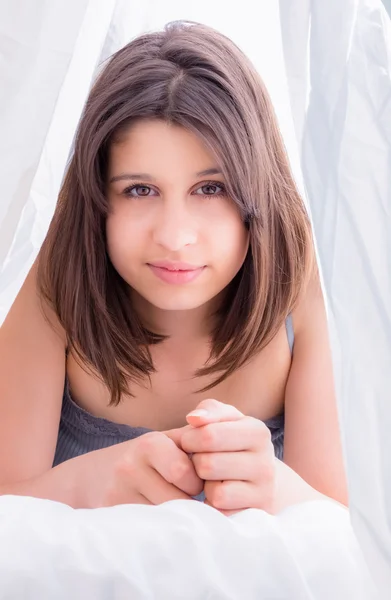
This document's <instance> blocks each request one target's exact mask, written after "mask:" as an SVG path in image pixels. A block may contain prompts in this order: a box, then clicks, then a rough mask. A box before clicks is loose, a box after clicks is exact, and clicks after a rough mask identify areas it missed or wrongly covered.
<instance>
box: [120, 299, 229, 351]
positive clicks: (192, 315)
mask: <svg viewBox="0 0 391 600" xmlns="http://www.w3.org/2000/svg"><path fill="white" fill-rule="evenodd" d="M220 302H221V298H220V297H217V298H213V299H212V300H211V301H210V302H208V303H207V304H204V305H202V306H199V307H197V308H194V309H191V310H162V309H160V308H157V307H156V306H153V305H152V304H150V303H149V302H148V301H147V300H145V299H144V298H142V297H141V296H140V295H139V294H137V292H134V291H133V292H132V305H133V307H134V309H135V310H136V312H137V314H138V316H139V318H140V319H141V322H142V324H143V325H144V327H146V328H147V329H148V330H149V331H152V332H153V333H157V334H159V335H165V336H169V337H170V338H175V339H177V340H180V339H181V338H184V339H189V338H195V339H197V338H200V339H201V338H202V339H206V338H209V337H210V336H211V333H212V331H213V328H214V325H215V320H216V316H215V313H216V310H217V308H218V306H219V304H220Z"/></svg>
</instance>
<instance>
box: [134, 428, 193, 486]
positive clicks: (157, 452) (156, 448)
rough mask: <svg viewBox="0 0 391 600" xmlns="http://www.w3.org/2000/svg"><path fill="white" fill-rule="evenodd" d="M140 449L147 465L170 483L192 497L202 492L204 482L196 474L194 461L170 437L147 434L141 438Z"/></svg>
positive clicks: (156, 433) (159, 434) (160, 434)
mask: <svg viewBox="0 0 391 600" xmlns="http://www.w3.org/2000/svg"><path fill="white" fill-rule="evenodd" d="M139 448H140V452H141V453H142V454H144V456H145V459H146V460H147V463H148V464H149V465H150V466H151V467H153V468H154V469H155V470H156V471H157V472H158V473H159V474H160V475H161V476H162V477H163V479H165V480H166V481H167V482H168V483H172V484H173V485H175V486H176V487H177V488H179V489H180V490H182V491H183V492H185V493H186V494H189V495H190V496H196V495H197V494H199V493H200V492H201V491H202V489H203V482H202V481H201V480H200V478H199V477H198V475H197V473H196V472H195V469H194V465H193V463H192V461H191V460H190V458H189V457H188V455H187V454H186V452H183V450H180V449H179V448H178V447H177V446H176V444H175V442H173V440H171V439H170V438H169V437H168V436H166V435H165V434H163V433H159V432H155V433H147V434H145V435H144V436H143V437H142V439H141V438H140V442H139Z"/></svg>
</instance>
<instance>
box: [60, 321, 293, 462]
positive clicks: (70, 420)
mask: <svg viewBox="0 0 391 600" xmlns="http://www.w3.org/2000/svg"><path fill="white" fill-rule="evenodd" d="M286 330H287V336H288V342H289V346H290V348H291V352H292V351H293V343H294V333H293V325H292V319H291V316H289V317H288V318H287V320H286ZM265 425H267V427H268V428H269V429H270V432H271V436H272V442H273V445H274V451H275V455H276V457H277V458H280V459H282V457H283V448H284V414H283V413H282V414H281V415H278V416H276V417H273V418H272V419H268V420H267V421H265ZM149 431H151V430H150V429H146V428H145V427H131V426H130V425H121V424H118V423H113V422H112V421H108V420H107V419H103V418H101V417H95V416H93V415H91V414H90V413H88V412H87V411H85V410H84V409H83V408H81V407H80V406H78V405H77V404H76V403H75V402H74V401H73V399H72V397H71V394H70V390H69V385H68V382H67V381H66V382H65V387H64V395H63V402H62V410H61V420H60V427H59V432H58V439H57V447H56V453H55V457H54V462H53V466H56V465H59V464H60V463H62V462H64V461H66V460H68V459H70V458H74V457H76V456H80V455H81V454H86V453H87V452H91V451H92V450H99V449H101V448H107V447H108V446H113V445H114V444H119V443H120V442H126V441H128V440H132V439H134V438H137V437H139V436H140V435H143V434H144V433H147V432H149Z"/></svg>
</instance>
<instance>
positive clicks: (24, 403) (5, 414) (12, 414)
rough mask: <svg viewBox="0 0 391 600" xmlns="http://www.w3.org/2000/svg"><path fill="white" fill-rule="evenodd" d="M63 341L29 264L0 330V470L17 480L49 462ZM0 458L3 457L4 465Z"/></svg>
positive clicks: (62, 370) (58, 408)
mask: <svg viewBox="0 0 391 600" xmlns="http://www.w3.org/2000/svg"><path fill="white" fill-rule="evenodd" d="M65 340H66V336H65V332H64V331H63V330H62V329H61V326H60V324H59V322H58V320H57V318H56V316H55V314H54V312H53V311H52V310H51V309H50V307H49V306H48V305H47V304H46V303H45V302H44V301H42V299H41V297H40V294H39V292H38V287H37V272H36V264H34V265H33V267H32V269H31V270H30V272H29V274H28V276H27V278H26V280H25V282H24V284H23V286H22V288H21V289H20V291H19V293H18V295H17V297H16V299H15V301H14V303H13V304H12V306H11V309H10V311H9V313H8V315H7V316H6V319H5V321H4V323H3V325H2V327H1V329H0V473H2V472H3V470H4V472H8V473H9V472H10V471H11V472H12V476H13V477H15V479H16V480H18V479H28V478H30V477H33V476H35V475H37V474H39V472H41V471H42V472H43V471H44V470H45V469H46V468H50V466H51V461H52V459H53V455H54V448H55V443H56V438H57V431H58V423H59V418H60V412H61V402H62V392H63V388H64V379H65ZM21 446H24V447H25V448H26V449H25V451H23V450H21V448H20V447H21ZM31 448H34V452H31ZM1 457H8V458H7V459H5V458H4V460H7V461H8V462H7V464H2V461H1ZM9 457H13V458H9ZM18 457H19V458H18ZM20 457H23V458H22V459H21V458H20ZM10 460H11V462H12V461H14V464H10V462H9V461H10ZM3 467H4V469H3Z"/></svg>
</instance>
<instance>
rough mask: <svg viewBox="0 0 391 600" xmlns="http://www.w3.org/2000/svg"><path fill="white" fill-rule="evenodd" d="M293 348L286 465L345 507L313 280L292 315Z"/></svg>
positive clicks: (320, 306)
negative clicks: (293, 329) (293, 330)
mask: <svg viewBox="0 0 391 600" xmlns="http://www.w3.org/2000/svg"><path fill="white" fill-rule="evenodd" d="M293 320H294V327H295V346H294V353H293V361H292V367H291V372H290V375H289V379H288V383H287V387H286V396H285V441H284V463H285V464H286V465H288V466H289V467H290V468H291V469H293V471H295V472H296V473H297V474H298V475H300V477H301V478H302V479H303V480H304V481H305V482H307V484H309V485H310V486H311V487H312V488H314V490H317V491H318V492H320V493H321V494H324V495H325V496H328V497H329V498H331V499H334V500H337V501H338V502H340V503H342V504H344V505H347V504H348V491H347V484H346V476H345V470H344V461H343V454H342V444H341V438H340V430H339V420H338V413H337V405H336V399H335V392H334V381H333V372H332V362H331V352H330V346H329V338H328V328H327V320H326V312H325V307H324V302H323V296H322V291H321V286H320V283H319V280H318V279H317V278H314V279H313V280H312V281H311V282H310V284H309V286H308V288H307V289H306V293H305V295H304V296H303V298H302V300H301V302H300V303H299V305H298V307H297V309H296V311H295V312H294V314H293Z"/></svg>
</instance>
